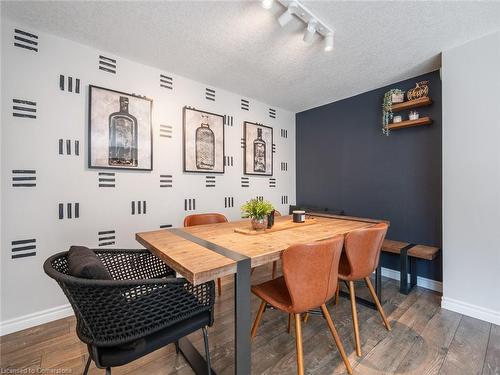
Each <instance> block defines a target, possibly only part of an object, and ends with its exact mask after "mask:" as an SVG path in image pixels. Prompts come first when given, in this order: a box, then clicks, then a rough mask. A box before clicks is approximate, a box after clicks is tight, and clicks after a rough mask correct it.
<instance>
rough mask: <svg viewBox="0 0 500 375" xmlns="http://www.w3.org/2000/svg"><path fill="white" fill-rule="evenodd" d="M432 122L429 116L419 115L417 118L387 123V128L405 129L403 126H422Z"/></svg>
mask: <svg viewBox="0 0 500 375" xmlns="http://www.w3.org/2000/svg"><path fill="white" fill-rule="evenodd" d="M430 124H432V120H431V119H430V118H429V117H421V118H419V119H417V120H407V121H401V122H397V123H395V124H394V123H393V124H389V126H388V129H389V130H399V129H405V128H412V127H414V126H423V125H430Z"/></svg>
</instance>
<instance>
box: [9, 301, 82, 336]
mask: <svg viewBox="0 0 500 375" xmlns="http://www.w3.org/2000/svg"><path fill="white" fill-rule="evenodd" d="M71 315H73V309H72V308H71V306H70V305H69V304H66V305H62V306H57V307H53V308H51V309H47V310H42V311H38V312H35V313H33V314H27V315H23V316H20V317H18V318H13V319H9V320H5V321H3V322H0V336H4V335H8V334H9V333H13V332H17V331H21V330H23V329H26V328H31V327H35V326H37V325H40V324H44V323H48V322H52V321H54V320H57V319H62V318H66V317H68V316H71Z"/></svg>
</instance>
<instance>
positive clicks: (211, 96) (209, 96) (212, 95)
mask: <svg viewBox="0 0 500 375" xmlns="http://www.w3.org/2000/svg"><path fill="white" fill-rule="evenodd" d="M205 99H207V100H211V101H213V102H215V90H212V89H209V88H206V89H205Z"/></svg>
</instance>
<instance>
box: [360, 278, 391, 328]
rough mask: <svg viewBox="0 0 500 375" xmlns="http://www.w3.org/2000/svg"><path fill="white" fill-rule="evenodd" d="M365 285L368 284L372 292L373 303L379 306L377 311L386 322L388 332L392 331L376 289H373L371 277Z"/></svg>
mask: <svg viewBox="0 0 500 375" xmlns="http://www.w3.org/2000/svg"><path fill="white" fill-rule="evenodd" d="M365 283H366V286H367V287H368V289H369V290H370V293H371V295H372V297H373V301H375V305H376V306H377V310H378V312H379V313H380V316H381V317H382V320H383V321H384V325H385V328H387V330H388V331H390V330H391V325H390V324H389V322H388V321H387V318H386V317H385V312H384V308H383V307H382V305H381V304H380V301H379V299H378V297H377V293H375V289H373V285H372V282H371V280H370V278H369V277H365Z"/></svg>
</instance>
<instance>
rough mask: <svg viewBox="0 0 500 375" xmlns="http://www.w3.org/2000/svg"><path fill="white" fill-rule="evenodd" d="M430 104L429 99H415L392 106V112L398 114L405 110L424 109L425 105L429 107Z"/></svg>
mask: <svg viewBox="0 0 500 375" xmlns="http://www.w3.org/2000/svg"><path fill="white" fill-rule="evenodd" d="M431 104H432V100H431V98H429V97H425V98H420V99H415V100H408V101H407V102H403V103H396V104H393V105H392V112H399V111H404V110H405V109H412V108H418V107H424V106H426V105H431Z"/></svg>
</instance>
